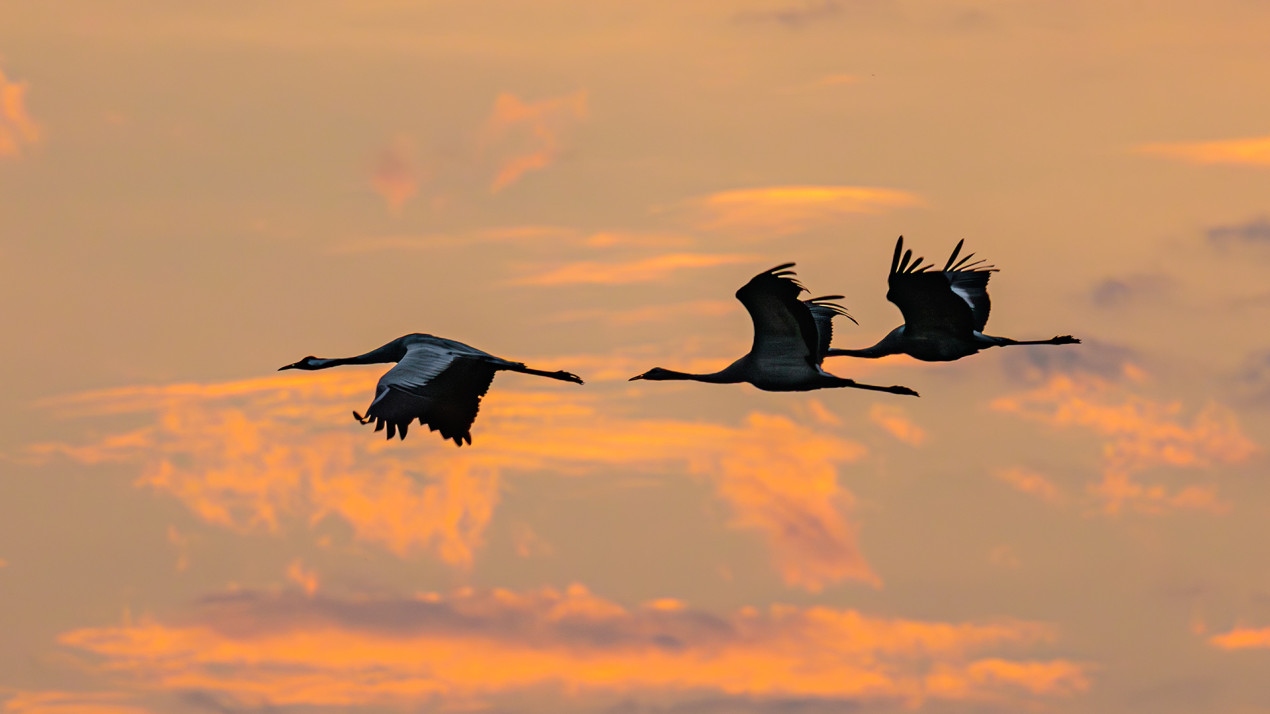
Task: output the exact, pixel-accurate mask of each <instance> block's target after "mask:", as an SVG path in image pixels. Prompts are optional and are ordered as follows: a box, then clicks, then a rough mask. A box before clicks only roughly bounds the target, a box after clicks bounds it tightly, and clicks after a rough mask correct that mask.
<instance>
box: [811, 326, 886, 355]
mask: <svg viewBox="0 0 1270 714" xmlns="http://www.w3.org/2000/svg"><path fill="white" fill-rule="evenodd" d="M903 352H904V326H903V325H900V326H899V327H897V328H895V329H894V330H891V331H890V332H888V333H886V336H885V337H883V338H882V339H881V340H879V341H878V343H877V344H876V345H873V346H872V347H865V348H864V349H859V350H848V349H838V348H835V349H831V350H829V351H828V352H826V353H825V356H826V357H839V356H841V357H865V358H868V359H877V358H878V357H885V356H887V355H897V354H903Z"/></svg>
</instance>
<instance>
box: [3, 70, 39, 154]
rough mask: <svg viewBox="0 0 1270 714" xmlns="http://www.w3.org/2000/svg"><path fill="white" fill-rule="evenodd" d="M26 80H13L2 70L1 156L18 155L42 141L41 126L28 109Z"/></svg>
mask: <svg viewBox="0 0 1270 714" xmlns="http://www.w3.org/2000/svg"><path fill="white" fill-rule="evenodd" d="M26 90H27V83H26V82H11V81H9V79H8V78H7V77H5V75H4V72H2V71H0V156H18V155H20V154H22V152H23V150H24V148H25V147H29V146H33V145H35V144H36V143H38V142H39V141H40V135H41V132H40V127H39V126H38V125H36V123H35V122H34V121H33V120H32V119H31V117H30V115H29V114H27V111H26Z"/></svg>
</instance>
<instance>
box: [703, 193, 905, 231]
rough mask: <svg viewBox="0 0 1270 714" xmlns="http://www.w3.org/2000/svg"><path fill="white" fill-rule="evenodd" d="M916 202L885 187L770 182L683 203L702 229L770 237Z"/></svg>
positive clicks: (883, 211)
mask: <svg viewBox="0 0 1270 714" xmlns="http://www.w3.org/2000/svg"><path fill="white" fill-rule="evenodd" d="M921 204H922V201H921V199H920V198H918V197H917V196H916V195H914V194H911V193H908V192H906V191H900V190H896V189H889V188H872V187H867V186H772V187H768V188H755V189H744V190H737V191H723V192H720V193H714V194H710V195H708V196H703V197H701V198H696V199H692V200H689V201H686V202H685V203H684V204H683V207H684V208H686V209H687V210H688V211H689V212H690V214H691V216H692V222H693V223H694V224H695V225H696V226H697V227H698V228H700V229H702V230H710V231H725V232H741V233H746V234H755V233H757V234H763V236H764V237H770V236H781V235H788V234H791V233H799V232H802V231H805V230H808V229H810V228H814V227H817V226H824V225H832V224H834V223H838V222H840V221H842V220H844V219H845V218H847V217H849V216H853V215H859V214H876V213H885V212H887V211H890V210H893V209H897V208H909V207H912V206H919V205H921Z"/></svg>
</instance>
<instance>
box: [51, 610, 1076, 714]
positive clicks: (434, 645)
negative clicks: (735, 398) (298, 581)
mask: <svg viewBox="0 0 1270 714" xmlns="http://www.w3.org/2000/svg"><path fill="white" fill-rule="evenodd" d="M1054 639H1055V632H1054V630H1053V628H1052V627H1050V626H1047V625H1044V624H1040V623H1033V622H1021V621H1015V620H998V621H986V622H961V623H946V622H938V621H923V620H908V619H902V618H884V617H872V616H869V615H865V614H862V613H860V612H857V611H854V610H849V609H836V608H829V607H794V606H788V605H773V606H771V607H768V608H765V609H757V608H752V607H746V608H741V609H739V610H736V611H733V612H730V613H722V614H716V613H713V612H707V611H702V610H697V609H693V608H691V607H689V606H688V605H687V604H686V603H683V602H681V601H678V600H673V599H659V600H654V601H652V602H649V603H647V604H645V605H643V606H640V607H634V608H628V607H624V606H622V605H619V604H618V603H616V602H613V601H610V600H605V599H603V598H600V597H598V596H596V595H593V594H592V593H591V592H590V591H588V590H587V589H586V588H585V587H583V586H581V585H572V586H570V587H569V588H568V589H566V590H565V591H564V592H560V591H557V590H554V589H550V588H544V589H541V590H528V591H522V592H517V591H512V590H501V589H496V590H475V589H470V588H468V589H463V590H458V591H455V592H452V593H449V594H438V593H425V594H421V595H417V596H414V597H399V598H384V597H359V598H332V597H329V596H320V595H319V596H299V595H295V594H290V593H264V592H239V593H232V594H227V595H224V596H221V597H217V598H211V599H208V600H205V601H204V604H203V605H202V606H201V607H200V608H199V609H198V610H197V611H196V612H194V613H190V614H187V615H185V616H183V617H181V618H178V619H172V620H167V621H164V620H154V619H147V620H145V621H142V622H138V623H135V624H124V625H120V626H114V627H96V628H85V629H80V630H75V631H72V632H68V633H66V634H64V635H62V637H61V638H60V642H61V643H62V644H63V645H64V646H66V647H69V648H73V649H75V650H79V651H82V652H85V653H88V654H91V655H93V656H94V658H95V661H97V662H99V663H100V664H98V665H97V666H98V667H100V669H102V670H103V671H104V672H106V673H109V674H111V675H113V676H114V677H115V678H116V679H117V680H118V681H120V682H121V683H125V684H126V685H127V686H130V687H133V688H136V689H137V690H139V691H157V692H164V691H167V692H171V691H177V692H179V691H189V690H200V691H207V692H213V693H216V694H218V695H221V696H224V697H227V698H230V699H233V700H236V701H244V702H260V703H268V704H269V705H272V706H276V707H288V706H323V707H337V708H341V709H347V708H349V707H357V706H378V707H391V708H404V709H412V708H417V707H419V706H421V705H425V704H426V705H429V706H438V705H440V707H441V708H451V707H454V706H464V705H469V704H472V703H474V702H486V703H487V704H488V703H499V702H518V703H520V704H521V705H522V706H523V705H524V703H525V702H526V701H534V702H537V703H539V704H542V705H543V706H544V707H545V708H546V709H548V710H552V709H554V710H560V709H561V708H563V707H568V708H571V709H572V708H574V707H577V708H581V709H583V710H591V711H596V710H603V709H607V708H608V707H610V706H612V705H613V704H614V703H616V702H617V701H620V700H623V699H626V700H629V699H630V698H631V697H632V696H641V695H642V696H653V697H657V698H658V699H660V700H662V701H667V700H669V701H683V700H690V699H692V698H695V697H700V696H701V695H702V694H706V695H709V696H712V697H727V698H732V697H737V698H741V699H744V700H746V701H759V702H762V701H769V700H772V701H779V700H781V699H789V698H797V699H803V700H806V699H813V700H822V701H825V702H829V703H832V702H834V701H843V702H853V703H859V702H877V703H885V704H889V705H894V704H900V703H906V704H907V706H910V707H915V706H918V705H920V704H921V703H923V702H925V701H941V700H942V701H955V702H964V703H976V702H978V703H988V702H993V703H997V704H1001V703H1008V704H1010V705H1012V706H1013V707H1014V708H1016V709H1019V708H1022V709H1027V708H1030V706H1032V705H1035V704H1038V703H1040V701H1041V700H1042V699H1048V698H1053V697H1068V696H1072V695H1075V694H1079V693H1081V692H1083V691H1085V690H1086V689H1087V688H1088V686H1089V679H1088V674H1087V671H1086V669H1087V668H1086V666H1085V665H1083V664H1081V663H1078V662H1074V661H1071V660H1066V659H1032V658H1028V657H1026V656H1024V657H1022V658H1016V657H1009V656H1008V654H1007V653H1008V652H1010V651H1019V650H1023V651H1026V650H1027V649H1030V648H1033V647H1036V646H1048V645H1049V644H1050V643H1051V642H1052V641H1053V640H1054Z"/></svg>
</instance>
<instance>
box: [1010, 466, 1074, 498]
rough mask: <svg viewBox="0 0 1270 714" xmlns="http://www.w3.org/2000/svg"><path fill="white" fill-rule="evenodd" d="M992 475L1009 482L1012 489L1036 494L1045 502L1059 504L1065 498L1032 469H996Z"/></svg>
mask: <svg viewBox="0 0 1270 714" xmlns="http://www.w3.org/2000/svg"><path fill="white" fill-rule="evenodd" d="M993 475H994V476H996V477H997V478H998V479H1000V480H1002V481H1004V482H1005V483H1008V484H1010V486H1011V487H1013V488H1014V490H1016V491H1019V492H1020V493H1026V494H1030V495H1032V496H1036V497H1037V498H1039V499H1041V500H1042V501H1045V502H1046V503H1053V504H1059V503H1062V502H1063V501H1064V500H1065V499H1064V497H1063V493H1062V492H1061V491H1060V490H1059V488H1058V486H1055V485H1054V483H1053V482H1052V481H1050V480H1049V479H1047V478H1045V477H1044V476H1042V475H1040V474H1038V473H1036V472H1034V471H1028V470H1027V469H1021V468H1009V469H998V470H997V471H995V472H994V473H993Z"/></svg>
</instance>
